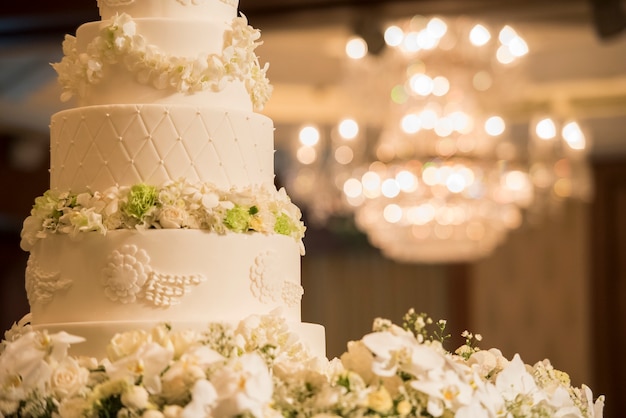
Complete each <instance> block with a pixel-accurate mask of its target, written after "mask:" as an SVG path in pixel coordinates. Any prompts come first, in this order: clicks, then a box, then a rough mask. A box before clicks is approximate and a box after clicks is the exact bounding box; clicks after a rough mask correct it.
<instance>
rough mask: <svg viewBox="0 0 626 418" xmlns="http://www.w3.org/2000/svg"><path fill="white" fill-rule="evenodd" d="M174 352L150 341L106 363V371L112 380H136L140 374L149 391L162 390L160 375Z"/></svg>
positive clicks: (156, 391) (157, 391)
mask: <svg viewBox="0 0 626 418" xmlns="http://www.w3.org/2000/svg"><path fill="white" fill-rule="evenodd" d="M173 356H174V354H173V352H172V350H168V349H166V348H164V347H162V346H160V345H159V344H157V343H154V342H148V343H146V344H143V345H142V346H140V347H139V348H138V349H137V350H136V351H135V352H134V353H133V354H131V355H128V356H125V357H122V358H120V359H118V360H117V361H115V362H108V361H106V362H105V363H104V366H105V370H106V373H107V375H108V377H109V379H111V380H112V381H115V380H125V381H128V382H134V381H135V379H137V378H138V377H139V376H141V377H142V384H143V386H144V387H145V388H146V390H147V391H148V392H149V393H159V392H160V391H161V379H160V375H161V373H163V371H164V370H165V369H166V368H167V366H168V365H169V364H170V361H171V360H172V358H173Z"/></svg>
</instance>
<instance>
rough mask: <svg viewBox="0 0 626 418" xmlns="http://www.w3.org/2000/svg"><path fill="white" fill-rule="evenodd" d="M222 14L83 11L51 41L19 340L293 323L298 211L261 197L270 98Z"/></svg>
mask: <svg viewBox="0 0 626 418" xmlns="http://www.w3.org/2000/svg"><path fill="white" fill-rule="evenodd" d="M237 6H238V1H237V0H99V1H98V7H99V10H100V16H101V18H102V20H101V21H98V22H89V23H85V24H83V25H82V26H80V27H79V28H78V30H77V32H76V36H75V37H74V36H69V35H68V36H67V37H66V39H65V42H64V44H63V50H64V57H63V59H62V61H61V62H59V63H57V64H54V65H53V66H54V68H55V70H56V71H57V73H58V78H59V82H60V83H61V85H62V87H63V95H62V100H68V99H74V100H75V101H74V102H72V103H76V105H75V106H74V107H72V108H70V109H68V110H64V111H61V112H59V113H56V114H55V115H53V116H52V120H51V125H50V135H51V141H50V149H51V164H50V190H49V191H47V192H46V193H45V194H44V195H43V196H41V197H39V198H37V199H36V202H35V205H34V207H33V210H32V212H31V216H29V217H28V218H27V219H26V221H25V223H24V229H23V233H22V247H23V249H25V250H27V251H29V252H30V257H29V260H28V265H27V269H26V288H27V292H28V298H29V303H30V306H31V314H32V318H31V323H32V325H33V326H34V328H35V329H46V330H48V331H49V332H58V331H66V332H68V333H70V334H73V335H79V336H82V337H85V338H86V342H84V343H81V344H76V345H73V346H72V350H74V352H75V353H77V354H87V355H90V356H95V357H102V356H104V355H105V354H106V353H105V351H104V350H105V348H106V343H107V341H109V340H110V339H111V338H112V337H113V335H115V334H116V333H120V332H125V331H130V330H134V329H150V328H152V327H154V326H155V325H156V324H159V323H168V324H169V325H170V326H172V327H173V328H174V329H176V328H181V329H182V328H194V329H201V328H202V327H203V326H206V324H207V323H208V322H210V321H211V322H215V321H220V322H226V323H233V324H236V323H237V322H238V321H241V320H242V319H244V318H246V317H249V316H251V315H265V314H268V313H270V312H273V313H277V314H279V315H281V316H284V318H285V319H286V321H287V323H288V324H289V327H290V329H292V330H293V331H294V332H295V333H297V334H298V335H299V336H300V337H301V338H302V339H303V341H304V342H305V343H306V344H307V345H308V347H309V348H310V350H311V351H312V352H313V353H315V354H316V355H319V356H324V354H325V340H324V329H323V327H322V326H321V325H317V324H306V323H302V322H301V317H300V310H301V298H302V295H303V289H302V286H301V283H300V257H301V255H302V254H304V247H303V245H302V237H303V234H304V229H305V228H304V226H303V223H302V221H301V219H300V217H301V215H300V211H299V210H298V208H297V207H296V206H295V205H294V204H293V203H291V201H290V199H289V198H288V196H287V195H286V193H285V191H284V190H283V189H281V190H277V189H276V187H275V186H274V161H273V158H274V144H273V139H274V136H273V135H274V131H273V129H274V128H273V123H272V120H271V119H269V118H268V117H266V116H263V115H261V114H260V113H255V112H257V111H259V110H261V109H262V108H263V105H264V103H265V102H266V100H267V99H268V97H269V95H270V93H271V87H270V85H269V82H268V80H267V77H266V70H267V67H266V66H265V67H262V66H260V65H259V62H258V59H257V57H256V55H255V52H254V49H255V48H256V46H257V45H258V44H259V40H258V39H259V31H257V30H255V29H253V28H252V27H251V26H249V25H248V22H247V20H246V18H245V17H244V16H243V15H241V16H238V13H237Z"/></svg>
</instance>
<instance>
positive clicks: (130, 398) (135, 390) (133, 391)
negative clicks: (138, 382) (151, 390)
mask: <svg viewBox="0 0 626 418" xmlns="http://www.w3.org/2000/svg"><path fill="white" fill-rule="evenodd" d="M148 398H149V394H148V391H147V390H146V389H145V388H144V387H143V386H131V387H130V388H128V389H127V390H126V391H124V393H122V397H121V399H120V400H121V401H122V404H123V405H124V406H125V407H127V408H131V409H145V408H147V407H148Z"/></svg>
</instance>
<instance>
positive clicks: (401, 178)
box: [396, 170, 417, 193]
mask: <svg viewBox="0 0 626 418" xmlns="http://www.w3.org/2000/svg"><path fill="white" fill-rule="evenodd" d="M396 181H397V182H398V186H399V187H400V190H402V191H403V192H407V193H410V192H413V191H415V190H416V189H417V177H415V176H414V175H413V173H411V172H410V171H406V170H402V171H400V172H399V173H398V174H396Z"/></svg>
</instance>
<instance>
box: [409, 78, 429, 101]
mask: <svg viewBox="0 0 626 418" xmlns="http://www.w3.org/2000/svg"><path fill="white" fill-rule="evenodd" d="M409 86H411V90H413V91H414V92H415V93H417V94H419V95H420V96H428V95H429V94H430V93H432V91H433V87H434V84H433V80H432V79H431V78H430V77H428V76H427V75H426V74H415V75H414V76H412V77H411V79H410V80H409Z"/></svg>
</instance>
